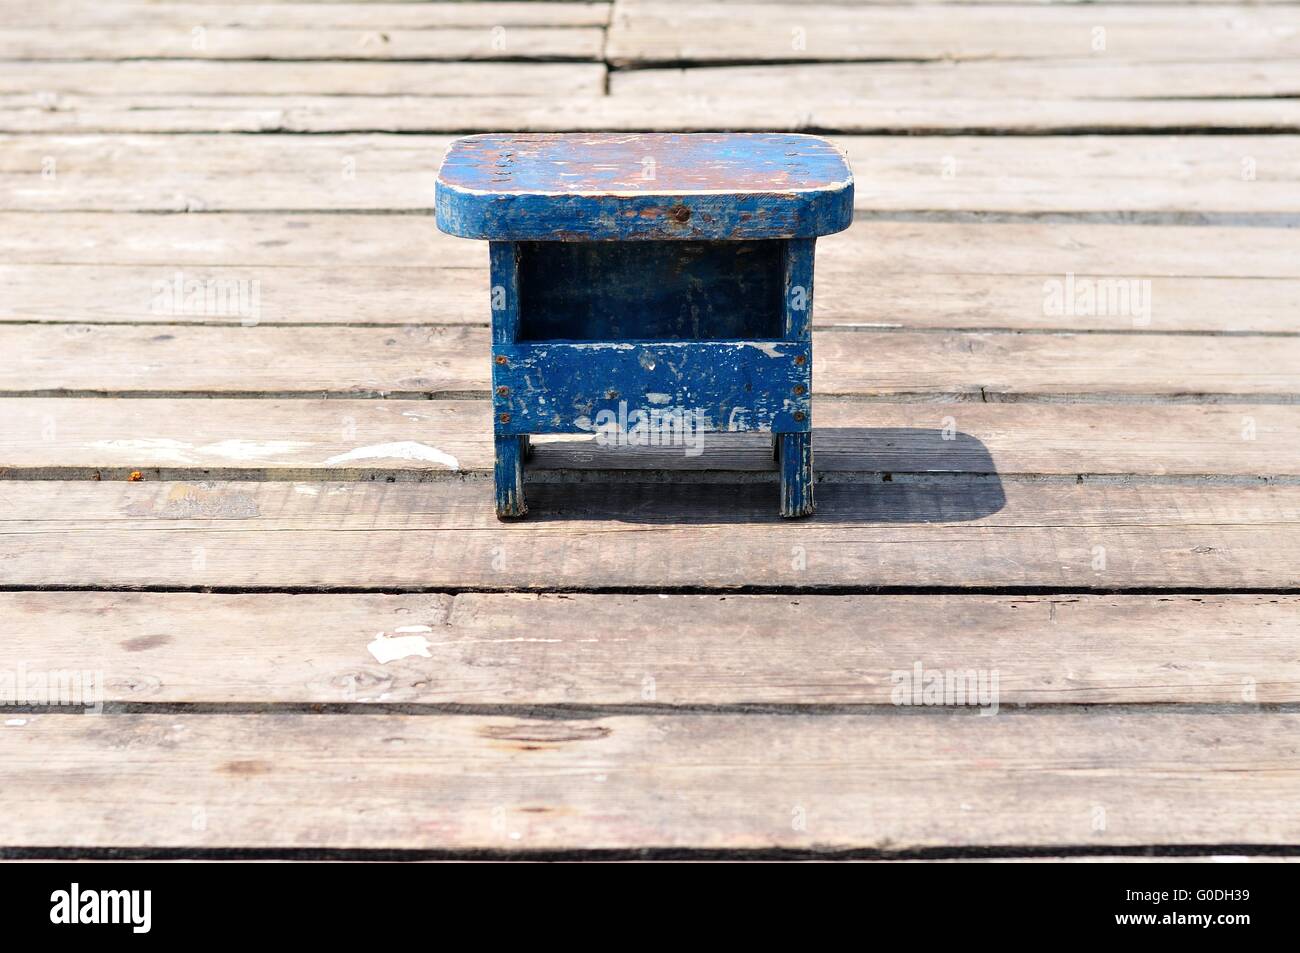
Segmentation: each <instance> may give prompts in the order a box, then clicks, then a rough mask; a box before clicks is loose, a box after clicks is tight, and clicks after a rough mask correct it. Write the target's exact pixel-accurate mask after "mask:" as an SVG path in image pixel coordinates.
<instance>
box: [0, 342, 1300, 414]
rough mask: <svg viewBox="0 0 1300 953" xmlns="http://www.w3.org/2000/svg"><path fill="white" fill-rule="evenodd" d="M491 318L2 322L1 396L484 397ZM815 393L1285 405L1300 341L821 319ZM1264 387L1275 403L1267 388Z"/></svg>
mask: <svg viewBox="0 0 1300 953" xmlns="http://www.w3.org/2000/svg"><path fill="white" fill-rule="evenodd" d="M489 342H490V339H489V334H488V331H487V329H486V328H478V327H419V326H416V327H400V328H399V327H393V328H383V327H378V328H369V327H286V326H277V327H261V326H253V327H221V326H176V327H169V328H163V327H150V326H136V325H114V324H99V325H86V324H66V325H42V324H8V325H0V351H7V352H8V353H10V354H12V355H14V356H15V357H14V359H13V361H12V362H11V363H10V365H9V366H8V367H7V369H6V373H5V376H4V378H3V381H2V382H0V386H3V388H4V392H5V396H17V395H21V394H31V395H34V396H55V395H77V394H86V393H107V394H119V395H121V396H130V395H132V394H143V393H155V394H161V395H167V394H178V393H184V394H197V393H201V394H212V395H222V394H224V395H232V394H254V393H266V394H288V393H292V394H304V395H306V394H321V395H323V394H327V393H328V394H337V395H353V396H363V395H365V396H385V395H394V394H396V395H404V396H428V395H444V396H456V395H462V394H466V393H473V394H476V395H478V394H482V395H486V394H487V392H488V389H489V387H490V385H491V379H490V368H491V367H492V365H491V363H490V362H489V360H488V354H489V347H490V343H489ZM812 354H813V393H814V394H817V395H821V396H827V395H845V396H860V397H863V396H865V397H886V398H899V397H909V396H915V395H927V396H929V397H938V396H946V397H948V398H952V397H955V396H959V395H964V396H966V397H968V398H971V399H981V400H991V399H1016V398H1019V397H1025V396H1031V397H1032V396H1060V395H1066V396H1069V395H1091V396H1094V397H1095V396H1105V395H1112V396H1115V395H1125V396H1129V397H1141V398H1144V399H1157V400H1158V399H1170V398H1182V397H1185V396H1187V395H1200V396H1215V395H1217V396H1231V397H1234V398H1255V399H1258V400H1261V401H1263V402H1275V401H1287V402H1289V401H1290V400H1291V399H1292V398H1293V397H1294V396H1295V395H1296V394H1300V338H1295V337H1279V338H1263V337H1244V336H1240V337H1239V336H1225V337H1199V336H1193V335H1162V334H1039V335H1035V334H1007V333H999V332H976V331H971V332H943V333H934V334H899V333H896V332H890V331H869V330H862V331H817V332H814V334H813V351H812ZM1265 398H1267V400H1265Z"/></svg>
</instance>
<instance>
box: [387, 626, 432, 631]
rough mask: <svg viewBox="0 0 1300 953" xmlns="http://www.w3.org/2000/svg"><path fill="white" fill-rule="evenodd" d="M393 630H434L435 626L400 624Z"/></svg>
mask: <svg viewBox="0 0 1300 953" xmlns="http://www.w3.org/2000/svg"><path fill="white" fill-rule="evenodd" d="M393 631H394V632H432V631H433V628H432V627H431V626H427V625H399V626H398V627H397V628H395V629H394V630H393Z"/></svg>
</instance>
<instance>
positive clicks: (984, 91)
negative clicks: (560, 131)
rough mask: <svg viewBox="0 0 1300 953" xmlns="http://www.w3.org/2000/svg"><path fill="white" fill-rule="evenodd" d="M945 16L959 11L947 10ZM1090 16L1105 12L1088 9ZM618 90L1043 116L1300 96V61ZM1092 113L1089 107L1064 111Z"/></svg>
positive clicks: (678, 80)
mask: <svg viewBox="0 0 1300 953" xmlns="http://www.w3.org/2000/svg"><path fill="white" fill-rule="evenodd" d="M937 9H939V10H941V11H942V10H945V9H951V8H944V7H939V8H937ZM1080 9H1087V10H1097V9H1099V7H1097V6H1096V5H1093V4H1089V5H1088V6H1087V7H1086V8H1080ZM609 81H610V91H611V92H612V94H613V98H614V99H615V100H616V101H617V100H618V99H619V98H620V97H626V96H634V97H637V98H638V99H640V98H653V97H655V96H660V97H675V98H676V99H680V100H684V101H685V102H687V103H689V102H691V101H692V99H695V100H699V99H705V101H708V99H711V98H716V97H730V96H734V95H736V94H737V92H738V91H740V90H743V91H744V93H745V95H747V96H752V97H754V98H755V99H758V100H760V101H762V100H766V101H769V102H772V103H774V104H780V103H783V102H784V103H790V102H794V103H800V104H803V105H804V106H805V108H807V109H809V110H812V111H813V112H814V114H819V113H821V112H822V111H823V110H826V109H828V108H834V105H835V104H837V103H850V104H852V103H857V104H858V105H859V107H860V108H861V109H863V110H869V109H872V108H873V107H878V106H880V105H883V104H884V103H887V102H893V101H899V102H907V101H912V100H921V101H930V102H934V101H943V100H954V99H957V100H977V99H993V100H1002V101H1010V102H1018V103H1020V104H1021V105H1022V106H1024V108H1026V109H1028V110H1030V115H1033V114H1034V112H1033V110H1034V100H1057V101H1061V100H1096V99H1104V100H1141V99H1156V100H1164V101H1162V102H1160V103H1158V104H1156V105H1158V106H1159V108H1161V109H1163V108H1166V107H1172V108H1180V107H1178V106H1177V105H1176V103H1174V102H1170V101H1168V100H1177V99H1178V98H1180V97H1189V98H1213V97H1226V98H1237V97H1251V96H1257V97H1271V96H1295V95H1296V94H1297V92H1300V63H1297V62H1296V61H1295V60H1294V59H1277V60H1252V61H1250V62H1239V63H1225V62H1168V63H1167V62H1159V61H1156V60H1153V59H1145V58H1144V59H1140V60H1138V61H1135V62H1127V61H1124V60H1117V59H1116V58H1114V57H1110V56H1107V57H1101V58H1077V59H1069V58H1065V59H1051V60H1014V61H999V62H940V63H796V64H779V65H776V64H773V65H765V66H718V67H710V66H692V67H691V68H690V69H637V70H616V71H614V72H612V73H610V77H609ZM1062 108H1063V109H1064V110H1066V112H1064V113H1063V114H1062V115H1061V116H1060V117H1059V118H1060V119H1061V120H1065V119H1066V118H1067V117H1068V112H1069V111H1070V110H1074V109H1079V110H1080V112H1079V115H1080V116H1081V117H1082V116H1086V115H1089V113H1088V112H1087V111H1086V109H1087V107H1086V106H1085V105H1084V103H1083V102H1078V103H1075V102H1069V103H1063V104H1062Z"/></svg>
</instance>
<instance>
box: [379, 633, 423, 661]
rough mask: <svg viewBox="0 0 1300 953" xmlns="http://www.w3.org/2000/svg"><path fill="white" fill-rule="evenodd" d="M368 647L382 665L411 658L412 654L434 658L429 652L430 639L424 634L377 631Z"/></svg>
mask: <svg viewBox="0 0 1300 953" xmlns="http://www.w3.org/2000/svg"><path fill="white" fill-rule="evenodd" d="M366 648H367V649H369V650H370V654H371V655H373V656H374V657H375V661H377V662H378V663H379V664H380V665H387V664H388V663H389V662H395V661H397V660H398V659H404V658H410V657H411V656H412V655H420V656H423V657H424V658H433V656H432V655H430V654H429V640H428V639H426V638H425V637H424V636H422V635H398V636H390V635H386V634H385V633H383V632H376V633H375V640H374V641H373V642H371V643H370V644H369V645H367V646H366Z"/></svg>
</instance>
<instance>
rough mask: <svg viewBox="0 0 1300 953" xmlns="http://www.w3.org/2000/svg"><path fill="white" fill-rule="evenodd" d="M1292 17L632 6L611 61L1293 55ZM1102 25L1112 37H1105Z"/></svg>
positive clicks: (648, 0)
mask: <svg viewBox="0 0 1300 953" xmlns="http://www.w3.org/2000/svg"><path fill="white" fill-rule="evenodd" d="M1294 22H1295V21H1294V16H1293V14H1292V12H1291V11H1290V10H1287V9H1278V8H1268V7H1232V8H1196V7H1189V8H1186V9H1176V8H1171V7H1159V6H1157V7H1137V6H1134V7H1126V6H1104V7H1098V8H1094V9H1079V8H1077V7H1073V6H1052V7H1041V6H1014V5H1012V6H980V7H962V6H947V7H938V6H901V7H891V8H885V7H865V8H861V9H854V8H849V7H843V6H830V5H827V6H813V5H809V6H799V7H797V8H793V9H789V10H786V9H782V8H781V7H779V6H774V5H771V4H757V5H754V6H752V7H748V6H739V5H733V4H724V5H712V4H707V3H700V4H691V5H689V6H682V5H680V4H668V3H662V2H656V0H622V2H620V3H619V4H617V6H616V7H615V10H614V16H613V18H612V20H611V22H610V30H609V41H608V44H607V46H606V57H607V59H608V61H609V62H610V63H611V64H612V65H615V66H651V65H658V66H663V65H693V64H697V63H701V64H706V65H707V64H715V63H720V62H727V61H738V62H742V63H753V62H755V61H764V60H766V61H775V62H783V61H784V62H789V61H796V62H797V61H818V60H823V61H828V60H829V61H836V60H891V59H892V60H988V59H996V60H1004V59H1053V58H1057V57H1088V56H1096V57H1097V58H1099V59H1100V58H1105V57H1110V58H1115V59H1121V60H1147V61H1160V60H1165V61H1174V62H1178V61H1180V60H1181V61H1188V60H1208V61H1234V60H1237V61H1241V60H1247V61H1248V60H1254V59H1264V60H1267V59H1285V58H1287V57H1288V56H1293V55H1294V54H1295V53H1296V52H1300V36H1297V34H1295V33H1294V32H1293V29H1292V28H1293V27H1294ZM1099 28H1101V29H1102V30H1103V31H1104V32H1102V33H1101V34H1099V33H1097V30H1098V29H1099Z"/></svg>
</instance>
